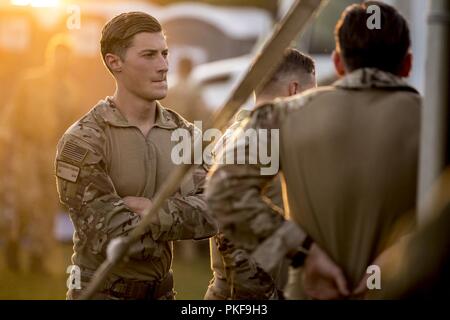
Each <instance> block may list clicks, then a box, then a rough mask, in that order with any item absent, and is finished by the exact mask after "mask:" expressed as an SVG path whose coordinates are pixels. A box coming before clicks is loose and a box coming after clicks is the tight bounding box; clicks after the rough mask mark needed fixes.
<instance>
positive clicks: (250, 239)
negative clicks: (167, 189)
mask: <svg viewBox="0 0 450 320" xmlns="http://www.w3.org/2000/svg"><path fill="white" fill-rule="evenodd" d="M278 128H279V115H278V112H277V110H276V109H275V106H274V105H272V104H268V105H264V106H261V107H259V108H258V109H257V110H256V111H254V113H253V114H252V116H251V117H250V118H249V119H248V120H247V121H244V122H243V123H242V125H241V127H240V128H239V130H238V132H236V133H235V136H234V140H235V141H234V143H230V144H229V143H227V145H226V146H225V148H224V151H223V153H222V155H221V156H220V157H219V159H218V162H219V163H218V164H217V165H215V166H214V167H213V169H212V171H211V174H210V177H209V181H208V185H207V189H206V190H207V192H206V196H207V201H208V205H209V208H210V210H211V212H212V213H213V215H214V216H215V217H216V218H217V220H218V221H219V226H220V230H221V231H223V232H224V234H225V235H226V236H227V237H229V238H230V240H231V241H233V243H234V244H235V245H236V247H238V248H242V249H244V250H247V251H248V252H253V251H255V250H256V249H257V248H258V246H260V245H261V244H262V243H263V242H264V241H265V240H266V239H267V238H269V237H270V236H271V235H273V234H274V233H275V231H276V230H278V229H279V228H281V227H282V225H283V222H284V218H283V216H282V215H281V214H280V211H279V208H278V207H277V206H275V205H273V204H272V203H271V201H270V199H269V198H267V197H264V195H263V193H264V189H265V188H266V187H267V185H268V184H269V183H270V182H271V181H273V179H274V177H275V176H276V174H277V173H278V170H277V171H273V170H264V169H265V168H266V169H267V166H268V165H267V164H266V165H264V164H263V162H262V161H260V157H259V156H258V155H257V154H255V150H253V151H252V147H255V145H258V148H260V146H261V144H265V145H266V146H267V150H271V149H272V144H277V145H276V146H274V147H275V148H273V149H272V150H275V154H272V161H274V160H275V161H276V160H279V159H275V157H278V148H277V147H278V139H277V134H278V133H277V129H278ZM272 129H273V130H272ZM251 130H256V134H257V135H259V133H261V136H258V139H257V141H255V140H251V139H246V138H245V137H246V136H247V137H248V132H250V131H251ZM278 132H279V131H278ZM265 137H266V138H265ZM242 146H245V155H246V158H245V162H244V163H243V164H236V163H238V162H237V155H238V154H239V148H242ZM227 156H228V157H231V156H234V157H235V161H234V163H235V164H224V163H227V161H226V159H225V158H226V157H227ZM295 245H297V244H295ZM290 249H294V248H290Z"/></svg>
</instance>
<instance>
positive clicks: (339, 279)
mask: <svg viewBox="0 0 450 320" xmlns="http://www.w3.org/2000/svg"><path fill="white" fill-rule="evenodd" d="M303 284H304V289H305V292H306V294H307V295H308V296H310V297H311V298H313V299H319V300H333V299H342V298H345V297H347V296H348V295H349V294H350V292H349V290H348V288H347V280H346V279H345V276H344V273H343V272H342V270H341V269H340V268H339V267H338V265H336V263H335V262H334V261H333V260H332V259H331V258H330V257H328V255H327V254H326V253H325V252H324V251H323V250H322V249H321V248H320V247H319V246H318V245H317V244H316V243H314V244H313V245H312V246H311V250H310V252H309V254H308V257H307V258H306V260H305V265H304V272H303Z"/></svg>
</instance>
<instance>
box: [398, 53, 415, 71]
mask: <svg viewBox="0 0 450 320" xmlns="http://www.w3.org/2000/svg"><path fill="white" fill-rule="evenodd" d="M412 63H413V55H412V53H411V52H410V51H408V53H407V54H406V56H405V58H404V59H403V61H402V65H401V67H400V70H399V72H398V76H400V77H402V78H407V77H409V74H410V73H411V69H412Z"/></svg>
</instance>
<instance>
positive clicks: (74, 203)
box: [55, 129, 157, 259]
mask: <svg viewBox="0 0 450 320" xmlns="http://www.w3.org/2000/svg"><path fill="white" fill-rule="evenodd" d="M91 130H94V129H91ZM82 136H83V139H81V138H80V137H77V136H73V135H70V134H66V135H65V136H64V137H63V138H62V139H61V141H60V142H59V144H58V148H57V155H56V162H55V167H56V179H57V188H58V194H59V199H60V201H61V202H62V203H63V204H64V205H65V206H67V207H68V208H69V213H70V215H71V219H72V221H73V224H74V227H75V230H76V238H77V239H78V241H77V243H76V245H78V246H81V247H87V249H88V250H89V251H90V252H92V253H93V254H101V255H105V252H106V245H107V244H108V243H109V241H110V240H112V239H113V238H116V237H120V236H127V235H128V233H129V232H130V230H132V229H133V228H134V227H135V226H136V225H137V224H138V223H139V221H140V220H141V218H140V216H139V215H137V214H135V213H133V212H131V211H130V210H129V209H128V208H127V207H126V206H125V204H124V202H123V200H122V199H121V197H120V196H119V195H118V194H117V192H116V190H115V188H114V185H113V183H112V181H111V179H110V177H109V176H108V174H107V173H106V170H105V162H104V157H103V154H102V150H101V148H99V147H98V146H96V145H95V144H92V143H88V142H86V141H85V140H84V138H86V139H89V138H92V137H91V135H90V134H89V130H87V129H86V132H84V133H83V134H82ZM91 140H94V139H91ZM156 247H157V245H156V244H155V242H154V241H153V239H152V238H151V237H150V235H148V234H146V235H144V236H143V237H142V238H141V241H140V242H139V243H137V244H134V245H133V246H132V252H131V255H132V257H133V258H136V259H138V258H139V257H148V256H151V255H153V253H154V251H153V250H154V249H155V248H156ZM133 252H134V253H135V254H136V255H135V256H133Z"/></svg>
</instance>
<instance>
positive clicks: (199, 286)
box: [0, 245, 212, 300]
mask: <svg viewBox="0 0 450 320" xmlns="http://www.w3.org/2000/svg"><path fill="white" fill-rule="evenodd" d="M55 251H57V252H55V253H54V254H53V255H52V257H50V259H51V261H52V264H51V270H50V272H51V273H50V274H49V275H39V274H35V273H31V272H27V271H22V272H11V271H9V270H8V269H7V268H6V267H5V265H4V261H3V260H4V258H3V257H4V256H3V251H2V250H0V254H1V259H0V299H1V300H62V299H65V294H66V290H67V289H66V280H67V274H66V272H65V271H66V268H67V266H68V265H69V264H70V263H69V261H70V256H71V255H72V247H71V245H60V246H59V247H58V248H57V250H55ZM177 252H179V250H177V248H175V258H174V261H173V265H172V268H173V271H174V282H175V291H177V296H176V298H177V299H178V300H186V299H203V296H204V294H205V291H206V288H207V286H208V282H209V280H210V279H211V277H212V273H211V270H210V269H209V257H208V254H207V252H205V250H204V248H202V250H201V252H200V254H198V256H197V257H196V258H195V259H193V260H192V261H188V260H186V259H182V258H181V257H179V256H177Z"/></svg>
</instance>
